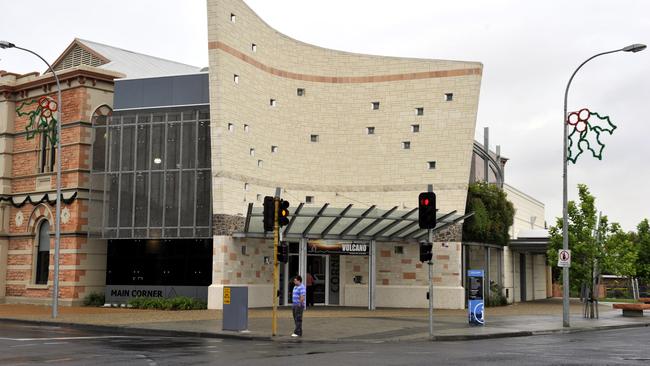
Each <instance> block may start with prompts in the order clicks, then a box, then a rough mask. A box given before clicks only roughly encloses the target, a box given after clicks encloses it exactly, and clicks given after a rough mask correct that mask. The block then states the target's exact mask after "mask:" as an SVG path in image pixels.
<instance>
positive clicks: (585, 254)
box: [547, 184, 607, 292]
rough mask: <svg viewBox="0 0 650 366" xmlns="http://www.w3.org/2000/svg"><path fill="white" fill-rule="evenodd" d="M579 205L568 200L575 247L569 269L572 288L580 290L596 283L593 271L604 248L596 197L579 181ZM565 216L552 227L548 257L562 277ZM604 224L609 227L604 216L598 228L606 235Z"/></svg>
mask: <svg viewBox="0 0 650 366" xmlns="http://www.w3.org/2000/svg"><path fill="white" fill-rule="evenodd" d="M578 198H579V204H576V202H574V201H569V203H568V206H567V207H568V214H569V227H568V233H569V249H570V250H571V268H570V270H569V279H570V280H571V282H570V288H571V290H572V291H574V292H575V291H579V289H580V286H581V285H582V284H583V283H588V284H590V283H591V282H592V271H593V265H594V261H595V260H596V259H598V257H599V254H600V253H601V251H600V250H599V248H598V245H597V244H596V238H595V237H594V232H596V225H597V221H598V219H597V214H596V205H595V202H596V198H595V197H594V196H592V195H591V193H590V192H589V188H587V186H586V185H584V184H578ZM562 224H563V223H562V218H558V219H557V221H556V226H552V227H551V228H550V229H549V234H550V236H551V239H550V244H549V248H548V251H547V258H548V260H549V264H550V265H551V266H553V270H554V278H555V280H559V279H560V276H561V273H562V272H561V271H560V270H559V268H557V266H556V263H557V254H558V250H559V249H562ZM604 227H607V218H606V217H604V218H601V225H599V228H598V231H599V232H600V234H601V235H603V234H604V232H603V231H604V229H603V228H604Z"/></svg>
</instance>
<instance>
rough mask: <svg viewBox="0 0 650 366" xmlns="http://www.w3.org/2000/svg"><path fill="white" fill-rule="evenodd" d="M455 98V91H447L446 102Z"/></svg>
mask: <svg viewBox="0 0 650 366" xmlns="http://www.w3.org/2000/svg"><path fill="white" fill-rule="evenodd" d="M452 100H454V93H445V102H451V101H452Z"/></svg>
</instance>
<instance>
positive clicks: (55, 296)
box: [0, 41, 63, 318]
mask: <svg viewBox="0 0 650 366" xmlns="http://www.w3.org/2000/svg"><path fill="white" fill-rule="evenodd" d="M0 48H2V49H6V48H15V49H19V50H22V51H25V52H29V53H31V54H32V55H34V56H36V57H38V58H40V59H41V61H43V62H45V64H46V65H47V67H48V69H49V70H50V72H52V75H54V80H56V88H57V98H58V108H57V111H56V141H57V144H56V145H57V146H56V153H57V155H58V156H57V159H56V218H55V221H56V223H55V236H54V289H53V291H52V318H56V316H57V315H58V312H59V248H60V244H61V157H62V155H61V109H62V107H63V99H61V83H59V77H58V76H57V75H56V72H54V69H53V68H52V65H50V64H49V63H48V62H47V61H45V59H44V58H43V57H41V56H40V55H39V54H38V53H36V52H34V51H31V50H28V49H26V48H22V47H18V46H16V45H15V44H13V43H11V42H7V41H0Z"/></svg>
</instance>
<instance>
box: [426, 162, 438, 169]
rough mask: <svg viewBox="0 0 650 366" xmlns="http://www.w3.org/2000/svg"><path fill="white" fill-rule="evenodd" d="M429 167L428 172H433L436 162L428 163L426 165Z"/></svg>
mask: <svg viewBox="0 0 650 366" xmlns="http://www.w3.org/2000/svg"><path fill="white" fill-rule="evenodd" d="M427 164H428V166H429V170H433V169H435V168H436V162H435V161H430V162H428V163H427Z"/></svg>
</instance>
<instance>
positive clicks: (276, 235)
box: [271, 195, 280, 337]
mask: <svg viewBox="0 0 650 366" xmlns="http://www.w3.org/2000/svg"><path fill="white" fill-rule="evenodd" d="M273 201H274V202H273V206H274V212H275V214H274V215H273V315H272V321H271V335H272V336H274V337H275V336H276V335H277V334H278V288H279V282H280V276H279V274H280V273H279V266H278V243H279V242H280V226H279V225H278V209H279V208H280V198H279V197H277V195H276V197H275V198H274V200H273Z"/></svg>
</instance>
